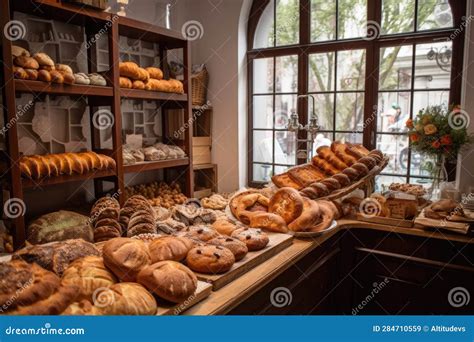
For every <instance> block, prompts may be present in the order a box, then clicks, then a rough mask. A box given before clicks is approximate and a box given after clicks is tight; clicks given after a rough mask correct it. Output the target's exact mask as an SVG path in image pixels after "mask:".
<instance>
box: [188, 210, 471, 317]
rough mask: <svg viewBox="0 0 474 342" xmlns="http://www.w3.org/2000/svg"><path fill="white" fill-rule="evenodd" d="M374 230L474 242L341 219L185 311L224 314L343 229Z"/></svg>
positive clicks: (445, 234)
mask: <svg viewBox="0 0 474 342" xmlns="http://www.w3.org/2000/svg"><path fill="white" fill-rule="evenodd" d="M361 228H363V229H365V230H375V231H378V232H387V233H395V234H400V235H410V236H417V237H420V238H426V239H437V240H444V241H449V242H451V243H453V242H459V243H463V244H473V245H474V237H472V236H463V235H459V234H452V233H449V232H445V231H439V230H424V229H419V228H402V227H392V226H385V225H380V224H372V223H366V222H359V221H354V220H347V219H343V220H340V221H338V228H337V229H334V230H333V231H331V232H329V233H327V234H325V235H322V236H320V237H317V238H314V239H306V240H301V239H295V240H294V242H293V244H292V245H291V246H290V247H288V248H286V249H285V250H283V251H282V252H280V253H279V254H278V255H276V256H274V257H272V258H271V259H269V260H267V261H266V262H264V263H263V264H261V265H259V266H257V267H255V268H254V269H252V270H251V271H249V272H248V273H246V274H244V275H242V276H241V277H239V278H238V279H236V280H234V281H233V282H232V283H230V284H228V285H226V286H225V287H223V288H221V289H219V290H218V291H216V292H213V293H211V295H210V296H209V297H208V298H207V299H206V300H204V301H203V302H201V303H199V304H197V305H196V306H194V307H192V308H191V309H189V310H187V311H186V312H185V313H183V314H185V315H222V314H226V313H228V312H230V311H231V310H232V309H234V308H235V307H236V306H238V305H239V304H240V303H242V302H243V301H245V300H247V299H248V298H249V297H251V296H252V295H254V294H255V293H257V292H258V291H259V290H260V289H262V288H263V287H264V286H265V285H267V284H269V283H270V282H271V281H272V280H273V279H275V278H276V277H277V276H279V275H281V274H282V273H283V272H284V271H285V270H287V269H288V268H289V267H291V266H293V265H295V264H296V263H297V262H298V261H299V260H301V259H302V258H303V257H305V256H306V255H307V254H308V253H310V252H312V251H314V250H315V249H317V248H318V247H319V246H321V245H322V244H323V243H324V242H326V241H327V240H328V239H330V238H331V237H334V236H335V235H337V234H338V233H340V232H341V231H344V230H346V231H348V232H351V231H353V230H354V229H361Z"/></svg>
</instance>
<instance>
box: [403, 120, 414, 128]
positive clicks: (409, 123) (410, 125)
mask: <svg viewBox="0 0 474 342" xmlns="http://www.w3.org/2000/svg"><path fill="white" fill-rule="evenodd" d="M405 125H406V126H407V127H408V128H413V127H414V126H413V120H412V119H408V120H407V122H406V123H405Z"/></svg>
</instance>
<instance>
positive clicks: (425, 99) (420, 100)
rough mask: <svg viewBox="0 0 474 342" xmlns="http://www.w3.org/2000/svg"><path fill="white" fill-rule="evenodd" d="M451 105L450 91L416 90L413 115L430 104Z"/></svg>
mask: <svg viewBox="0 0 474 342" xmlns="http://www.w3.org/2000/svg"><path fill="white" fill-rule="evenodd" d="M435 105H445V106H446V107H448V105H449V91H448V90H446V91H416V92H415V93H414V98H413V115H416V114H417V113H418V112H419V111H420V110H422V109H423V108H426V107H428V106H435Z"/></svg>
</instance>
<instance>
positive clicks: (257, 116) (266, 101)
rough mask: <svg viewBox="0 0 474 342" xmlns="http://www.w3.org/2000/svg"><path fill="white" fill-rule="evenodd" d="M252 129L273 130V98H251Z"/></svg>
mask: <svg viewBox="0 0 474 342" xmlns="http://www.w3.org/2000/svg"><path fill="white" fill-rule="evenodd" d="M253 128H266V129H272V128H273V96H254V97H253Z"/></svg>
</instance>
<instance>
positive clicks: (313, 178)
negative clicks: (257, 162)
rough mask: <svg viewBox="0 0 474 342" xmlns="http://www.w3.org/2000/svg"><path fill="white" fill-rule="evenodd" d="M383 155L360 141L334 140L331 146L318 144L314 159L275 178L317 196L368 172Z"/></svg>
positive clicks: (314, 197)
mask: <svg viewBox="0 0 474 342" xmlns="http://www.w3.org/2000/svg"><path fill="white" fill-rule="evenodd" d="M383 158H384V155H383V153H382V152H381V151H379V150H372V151H369V150H367V149H366V148H365V147H364V146H362V145H360V144H350V143H341V142H339V141H335V142H333V143H332V144H331V146H322V147H319V148H318V149H317V155H316V156H315V157H313V159H312V160H311V163H308V164H304V165H301V166H297V167H294V168H291V169H290V170H288V171H287V172H285V173H283V174H280V175H276V176H273V177H272V181H273V183H274V184H275V185H276V186H278V187H291V188H294V189H297V190H300V191H301V193H302V194H303V195H305V196H306V197H309V198H311V199H316V198H320V197H325V196H328V195H330V194H331V193H332V192H333V191H336V190H339V189H341V188H345V187H347V186H349V185H351V184H352V183H354V182H356V181H357V180H359V179H360V178H362V177H364V176H366V175H367V174H368V173H369V172H370V170H372V169H373V168H374V167H375V166H376V165H378V164H379V163H380V162H381V161H382V159H383Z"/></svg>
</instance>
